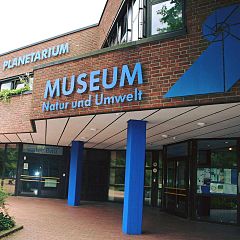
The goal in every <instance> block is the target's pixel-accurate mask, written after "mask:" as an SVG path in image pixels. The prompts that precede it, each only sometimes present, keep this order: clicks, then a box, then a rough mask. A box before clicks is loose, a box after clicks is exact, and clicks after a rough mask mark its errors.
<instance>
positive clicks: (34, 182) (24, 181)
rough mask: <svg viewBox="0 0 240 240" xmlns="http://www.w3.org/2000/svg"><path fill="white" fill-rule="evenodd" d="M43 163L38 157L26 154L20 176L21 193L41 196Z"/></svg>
mask: <svg viewBox="0 0 240 240" xmlns="http://www.w3.org/2000/svg"><path fill="white" fill-rule="evenodd" d="M41 175H42V165H41V161H40V159H38V158H36V157H26V156H24V162H23V167H22V173H21V176H20V189H21V195H26V196H39V195H40V189H41V181H42V179H41Z"/></svg>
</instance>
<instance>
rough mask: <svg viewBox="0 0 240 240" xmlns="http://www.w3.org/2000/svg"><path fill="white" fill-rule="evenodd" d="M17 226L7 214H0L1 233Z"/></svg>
mask: <svg viewBox="0 0 240 240" xmlns="http://www.w3.org/2000/svg"><path fill="white" fill-rule="evenodd" d="M14 226H15V221H14V220H13V219H12V218H11V217H10V216H9V215H8V214H7V213H3V212H1V213H0V231H3V230H8V229H10V228H12V227H14Z"/></svg>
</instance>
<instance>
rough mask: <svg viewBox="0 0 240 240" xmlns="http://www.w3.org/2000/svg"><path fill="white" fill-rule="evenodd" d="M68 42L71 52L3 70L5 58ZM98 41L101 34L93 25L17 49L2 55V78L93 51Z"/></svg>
mask: <svg viewBox="0 0 240 240" xmlns="http://www.w3.org/2000/svg"><path fill="white" fill-rule="evenodd" d="M65 42H68V43H69V49H70V51H69V53H67V54H63V55H60V56H57V57H52V58H49V59H45V60H40V61H37V62H35V63H30V64H26V65H22V66H19V67H14V68H12V69H6V70H3V62H4V61H5V60H12V59H13V58H15V57H20V56H23V55H26V54H29V53H32V52H37V51H41V50H43V49H46V48H48V47H53V46H56V45H59V44H62V43H65ZM98 42H99V34H98V27H92V28H89V29H85V30H82V31H79V32H76V33H73V34H69V35H66V36H63V37H59V38H57V39H54V40H50V41H47V42H44V43H40V44H37V45H34V46H32V47H28V48H25V49H22V50H19V51H15V52H13V53H10V54H6V55H3V56H0V79H3V78H7V77H10V76H15V75H19V74H23V73H26V72H32V71H33V68H34V67H35V66H38V65H42V64H45V63H49V62H53V61H57V60H60V59H64V58H69V57H73V56H77V55H81V54H84V53H87V52H91V51H93V50H97V49H98Z"/></svg>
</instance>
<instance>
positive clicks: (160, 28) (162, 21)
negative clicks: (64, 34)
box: [151, 0, 183, 35]
mask: <svg viewBox="0 0 240 240" xmlns="http://www.w3.org/2000/svg"><path fill="white" fill-rule="evenodd" d="M182 28H183V14H182V0H169V1H164V2H160V3H157V4H154V5H153V6H152V27H151V31H152V35H155V34H159V33H165V32H171V31H176V30H179V29H182Z"/></svg>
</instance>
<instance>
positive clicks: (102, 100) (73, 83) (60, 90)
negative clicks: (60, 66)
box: [42, 63, 143, 112]
mask: <svg viewBox="0 0 240 240" xmlns="http://www.w3.org/2000/svg"><path fill="white" fill-rule="evenodd" d="M134 84H135V85H136V84H137V85H142V84H143V74H142V65H141V63H136V64H135V67H134V69H133V72H132V73H131V71H130V70H129V67H128V65H123V66H122V68H120V69H119V68H118V67H114V68H113V70H112V74H111V75H110V74H109V70H108V69H103V70H102V71H101V70H96V71H92V72H90V73H89V74H87V73H81V74H79V75H78V76H75V75H72V77H71V78H70V79H69V78H67V77H63V78H58V79H56V80H55V81H54V82H51V81H50V80H47V82H46V86H45V91H44V98H45V99H48V100H49V99H51V98H55V97H60V96H62V95H63V96H71V95H72V94H74V93H75V94H79V95H82V94H84V93H87V92H89V95H88V96H87V97H86V98H84V99H81V100H76V101H71V102H66V101H63V102H61V101H57V102H54V103H51V101H46V102H43V104H42V111H43V112H47V111H59V110H66V109H76V108H84V107H92V106H101V105H113V104H119V103H124V102H133V101H141V100H142V96H143V92H142V91H141V90H139V89H138V88H136V87H135V88H134V89H132V90H130V92H129V93H126V94H120V95H111V96H109V95H108V94H107V90H110V89H114V88H116V87H119V88H123V87H126V86H133V85H134ZM100 90H101V91H102V93H100V94H99V93H97V94H95V95H92V94H91V93H92V92H98V91H100ZM105 93H106V94H105ZM85 96H86V95H85Z"/></svg>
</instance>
